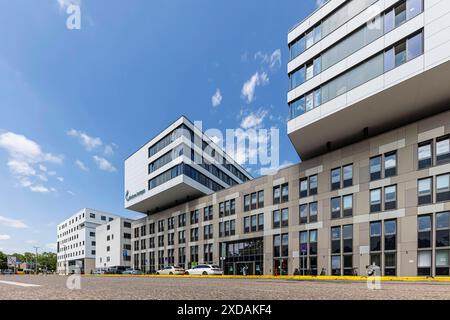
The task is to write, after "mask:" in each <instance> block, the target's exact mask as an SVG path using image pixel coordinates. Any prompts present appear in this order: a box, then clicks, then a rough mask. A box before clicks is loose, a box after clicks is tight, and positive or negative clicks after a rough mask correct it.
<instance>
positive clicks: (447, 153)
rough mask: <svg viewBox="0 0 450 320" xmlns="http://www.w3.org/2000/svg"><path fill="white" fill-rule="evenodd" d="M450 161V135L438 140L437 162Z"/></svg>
mask: <svg viewBox="0 0 450 320" xmlns="http://www.w3.org/2000/svg"><path fill="white" fill-rule="evenodd" d="M448 161H450V137H444V138H439V139H437V140H436V164H442V163H445V162H448Z"/></svg>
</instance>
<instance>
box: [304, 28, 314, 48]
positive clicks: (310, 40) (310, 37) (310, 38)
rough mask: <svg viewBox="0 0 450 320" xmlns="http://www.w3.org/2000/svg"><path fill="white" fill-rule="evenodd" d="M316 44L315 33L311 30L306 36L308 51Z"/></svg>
mask: <svg viewBox="0 0 450 320" xmlns="http://www.w3.org/2000/svg"><path fill="white" fill-rule="evenodd" d="M313 44H314V32H313V31H312V30H311V31H309V32H308V33H307V34H306V49H308V48H309V47H311V46H312V45H313Z"/></svg>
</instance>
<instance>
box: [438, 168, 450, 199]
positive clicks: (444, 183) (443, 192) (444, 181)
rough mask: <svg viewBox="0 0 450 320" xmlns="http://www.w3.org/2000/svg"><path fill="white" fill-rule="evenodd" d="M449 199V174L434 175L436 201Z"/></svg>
mask: <svg viewBox="0 0 450 320" xmlns="http://www.w3.org/2000/svg"><path fill="white" fill-rule="evenodd" d="M449 200H450V174H444V175H441V176H437V177H436V201H437V202H441V201H449Z"/></svg>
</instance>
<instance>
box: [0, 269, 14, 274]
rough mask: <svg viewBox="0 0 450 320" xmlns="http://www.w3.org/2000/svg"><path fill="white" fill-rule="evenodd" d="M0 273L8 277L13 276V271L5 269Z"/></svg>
mask: <svg viewBox="0 0 450 320" xmlns="http://www.w3.org/2000/svg"><path fill="white" fill-rule="evenodd" d="M1 273H2V274H4V275H8V274H14V271H13V270H11V269H5V270H2V272H1Z"/></svg>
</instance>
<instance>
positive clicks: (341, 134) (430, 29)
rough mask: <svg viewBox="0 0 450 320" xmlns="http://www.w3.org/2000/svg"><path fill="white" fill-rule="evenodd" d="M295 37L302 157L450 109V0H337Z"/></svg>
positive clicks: (291, 70) (293, 89) (294, 98)
mask: <svg viewBox="0 0 450 320" xmlns="http://www.w3.org/2000/svg"><path fill="white" fill-rule="evenodd" d="M288 43H289V47H290V51H291V60H290V62H289V64H288V74H289V79H290V91H289V92H288V95H287V99H288V103H289V105H290V119H291V120H290V121H289V122H288V134H289V137H290V139H291V141H292V143H293V144H294V146H295V148H296V150H297V152H298V153H299V155H300V156H301V157H302V159H303V160H306V159H308V158H311V157H314V156H316V155H318V154H321V153H323V152H326V151H331V150H335V149H337V148H339V147H341V146H343V145H346V144H348V143H352V142H355V141H358V140H361V139H363V138H367V137H371V136H374V135H376V134H378V133H380V132H384V131H386V130H390V129H392V128H395V127H398V126H401V125H403V124H405V123H406V122H408V121H409V122H410V121H414V120H417V119H420V118H423V117H426V116H428V115H432V114H435V113H437V112H440V111H443V110H447V109H448V101H449V100H450V91H449V90H448V81H447V79H448V74H449V73H450V62H449V58H450V1H448V0H400V1H399V0H378V1H377V0H352V1H345V0H331V1H328V2H327V3H325V4H324V5H323V6H322V7H321V8H319V9H318V10H316V11H315V12H314V13H312V14H311V15H310V16H309V17H308V18H307V19H305V20H304V21H303V22H301V23H300V24H298V25H297V26H295V27H294V28H293V29H292V30H291V31H290V32H289V34H288ZM324 128H326V130H324Z"/></svg>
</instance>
